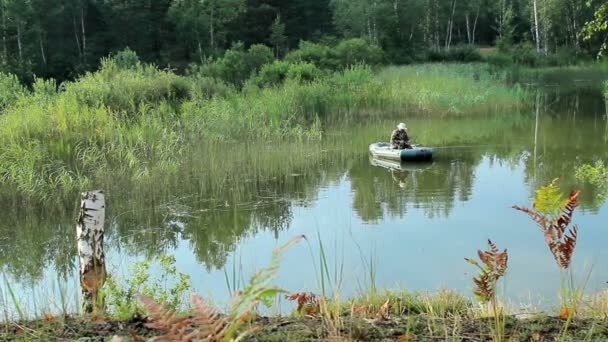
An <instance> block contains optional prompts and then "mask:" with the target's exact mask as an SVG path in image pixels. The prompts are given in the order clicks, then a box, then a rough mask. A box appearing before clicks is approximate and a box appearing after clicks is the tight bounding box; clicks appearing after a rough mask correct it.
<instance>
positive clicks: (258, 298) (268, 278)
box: [117, 235, 304, 342]
mask: <svg viewBox="0 0 608 342" xmlns="http://www.w3.org/2000/svg"><path fill="white" fill-rule="evenodd" d="M303 238H304V236H303V235H302V236H297V237H295V238H293V239H291V240H289V241H287V242H286V243H284V244H283V245H281V246H279V247H278V248H276V249H275V250H273V252H272V257H271V259H270V263H269V264H268V266H266V267H264V268H262V269H260V270H259V271H257V272H256V273H255V274H254V275H253V276H252V277H251V279H250V280H249V283H248V284H247V286H245V288H244V289H243V290H241V291H239V292H238V293H234V294H233V300H232V304H231V305H230V309H229V311H228V313H227V314H226V315H222V314H221V313H219V312H218V311H217V310H216V309H215V308H213V307H211V306H210V305H208V304H207V303H206V302H205V300H204V299H203V298H201V297H200V296H198V295H194V294H193V295H192V300H191V301H192V305H193V307H194V312H193V315H192V317H187V316H184V315H180V314H179V313H178V312H177V311H176V310H175V307H172V306H170V305H167V304H166V303H164V302H163V301H159V300H157V299H155V298H151V297H150V296H145V295H144V296H140V298H141V301H142V302H143V304H144V308H145V309H146V310H147V312H148V317H149V319H150V321H151V323H149V324H147V326H148V327H150V328H153V329H157V330H161V331H163V332H165V334H164V335H162V336H157V337H154V338H152V339H151V340H149V341H150V342H152V341H193V342H194V341H240V340H242V339H243V338H244V337H245V336H246V335H248V334H249V333H251V331H252V330H253V329H254V328H249V329H245V330H244V331H243V329H242V327H243V325H244V324H246V323H247V322H248V321H250V319H251V318H252V314H253V310H254V309H255V307H256V306H257V305H258V304H259V303H264V304H266V305H269V306H270V305H272V303H273V302H274V299H275V296H276V295H277V294H279V293H281V292H284V291H283V290H281V289H279V288H276V287H274V286H272V285H271V283H272V281H274V279H275V278H276V275H277V273H278V270H279V265H280V263H281V259H282V256H283V254H284V253H285V252H286V251H287V250H288V249H289V248H291V247H292V246H293V245H295V244H297V243H298V242H299V241H300V240H302V239H303ZM159 303H163V304H159ZM117 340H118V341H120V339H118V338H117Z"/></svg>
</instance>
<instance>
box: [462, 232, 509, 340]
mask: <svg viewBox="0 0 608 342" xmlns="http://www.w3.org/2000/svg"><path fill="white" fill-rule="evenodd" d="M477 255H478V256H479V260H481V263H480V262H478V261H477V260H474V259H469V258H465V260H466V261H467V262H469V263H470V264H472V265H474V266H477V268H479V275H478V276H477V277H474V278H473V282H474V283H475V289H474V290H473V293H474V294H475V296H476V297H477V299H478V300H479V301H480V302H482V303H490V305H491V306H492V314H493V315H494V340H495V341H502V339H503V335H504V323H505V322H504V317H503V314H502V310H500V309H499V307H498V299H497V297H496V284H497V283H498V280H499V279H500V278H501V277H503V276H504V275H505V273H506V272H507V267H508V261H509V255H508V253H507V250H506V249H505V250H503V251H502V252H501V251H500V250H499V249H498V247H496V245H495V244H494V243H493V242H492V241H491V240H488V250H486V251H481V250H478V251H477Z"/></svg>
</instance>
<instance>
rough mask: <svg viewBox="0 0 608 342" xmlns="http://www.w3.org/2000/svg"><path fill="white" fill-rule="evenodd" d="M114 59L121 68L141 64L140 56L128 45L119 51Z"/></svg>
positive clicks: (130, 67) (131, 67)
mask: <svg viewBox="0 0 608 342" xmlns="http://www.w3.org/2000/svg"><path fill="white" fill-rule="evenodd" d="M112 60H114V62H115V63H116V66H117V67H118V68H120V69H135V68H137V67H138V66H139V65H140V61H139V56H138V55H137V53H136V52H135V51H133V50H131V49H129V48H128V47H127V48H126V49H124V50H120V51H118V52H117V53H116V54H115V55H114V56H113V57H112Z"/></svg>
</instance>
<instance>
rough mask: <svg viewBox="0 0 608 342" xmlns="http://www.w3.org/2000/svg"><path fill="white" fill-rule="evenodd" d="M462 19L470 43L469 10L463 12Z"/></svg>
mask: <svg viewBox="0 0 608 342" xmlns="http://www.w3.org/2000/svg"><path fill="white" fill-rule="evenodd" d="M464 21H465V24H466V27H467V42H468V43H469V44H471V27H470V25H469V12H467V13H465V14H464Z"/></svg>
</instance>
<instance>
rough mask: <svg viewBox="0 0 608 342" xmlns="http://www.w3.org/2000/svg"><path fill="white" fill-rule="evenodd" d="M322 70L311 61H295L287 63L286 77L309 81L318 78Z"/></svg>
mask: <svg viewBox="0 0 608 342" xmlns="http://www.w3.org/2000/svg"><path fill="white" fill-rule="evenodd" d="M321 75H322V72H321V70H320V69H319V68H317V67H316V66H315V65H314V64H312V63H295V64H291V65H289V69H288V70H287V78H288V79H290V80H296V81H299V82H310V81H314V80H316V79H318V78H320V77H321Z"/></svg>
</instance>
